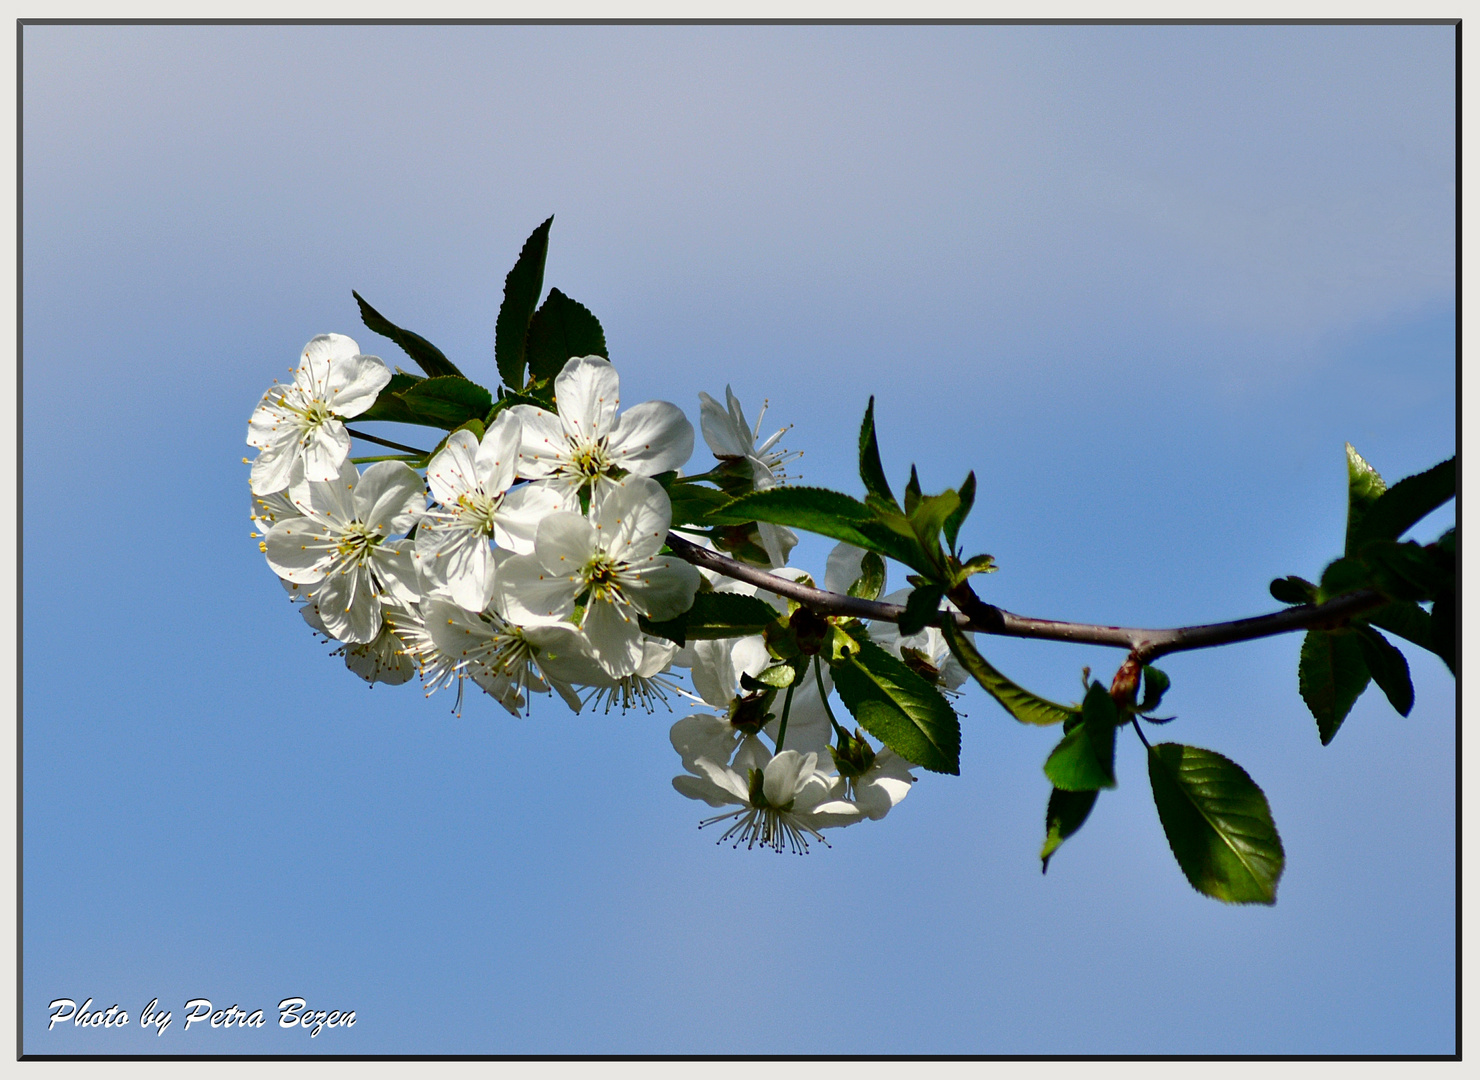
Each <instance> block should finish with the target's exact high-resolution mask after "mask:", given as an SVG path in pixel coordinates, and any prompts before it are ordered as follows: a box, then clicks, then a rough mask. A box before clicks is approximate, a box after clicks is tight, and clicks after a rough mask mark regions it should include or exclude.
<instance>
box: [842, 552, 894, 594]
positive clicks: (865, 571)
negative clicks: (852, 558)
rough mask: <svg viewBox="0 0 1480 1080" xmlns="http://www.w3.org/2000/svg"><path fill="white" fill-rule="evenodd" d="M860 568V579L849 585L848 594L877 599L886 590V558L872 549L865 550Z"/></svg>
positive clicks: (860, 561)
mask: <svg viewBox="0 0 1480 1080" xmlns="http://www.w3.org/2000/svg"><path fill="white" fill-rule="evenodd" d="M859 569H860V571H861V573H860V574H859V575H858V580H857V581H855V582H853V584H851V585H849V586H848V595H849V596H853V597H856V598H858V599H859V600H877V599H878V598H879V594H880V593H881V592H883V591H884V574H885V570H884V560H883V559H881V558H879V557H878V556H877V555H875V554H874V553H873V552H872V551H865V552H864V553H863V558H862V559H861V560H859Z"/></svg>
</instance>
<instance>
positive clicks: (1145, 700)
mask: <svg viewBox="0 0 1480 1080" xmlns="http://www.w3.org/2000/svg"><path fill="white" fill-rule="evenodd" d="M1141 681H1142V683H1143V684H1144V686H1145V691H1144V693H1143V694H1142V696H1141V704H1140V705H1139V706H1138V707H1137V709H1136V711H1137V712H1150V711H1151V710H1153V709H1155V708H1156V707H1157V706H1158V705H1160V704H1161V699H1162V698H1163V697H1164V696H1165V695H1166V692H1167V689H1168V688H1169V687H1170V686H1171V685H1172V680H1171V679H1170V678H1168V677H1167V673H1166V672H1165V671H1162V670H1161V668H1154V667H1152V666H1151V665H1150V664H1147V665H1146V666H1145V667H1143V668H1142V669H1141Z"/></svg>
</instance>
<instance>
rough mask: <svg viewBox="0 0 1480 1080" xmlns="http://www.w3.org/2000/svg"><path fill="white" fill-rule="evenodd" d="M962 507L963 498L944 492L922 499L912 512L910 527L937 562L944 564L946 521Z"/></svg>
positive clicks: (921, 544)
mask: <svg viewBox="0 0 1480 1080" xmlns="http://www.w3.org/2000/svg"><path fill="white" fill-rule="evenodd" d="M960 505H961V498H960V496H959V495H957V494H956V493H955V492H954V491H949V490H947V491H943V492H941V493H940V494H939V495H925V496H922V497H920V498H919V499H918V500H917V501H916V503H915V508H914V510H912V511H911V512H910V515H909V519H910V527H911V528H913V529H914V530H915V535H916V536H917V537H919V539H920V546H921V547H922V548H923V549H924V550H925V551H928V552H930V553H931V554H932V555H933V556H934V558H935V561H936V562H942V561H943V559H942V553H941V548H940V531H941V529H942V528H944V527H945V523H946V519H947V518H949V517H950V516H951V515H952V514H954V513H955V512H956V510H957V508H958V507H959V506H960Z"/></svg>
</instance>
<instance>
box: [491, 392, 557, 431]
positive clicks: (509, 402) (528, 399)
mask: <svg viewBox="0 0 1480 1080" xmlns="http://www.w3.org/2000/svg"><path fill="white" fill-rule="evenodd" d="M532 389H533V390H534V393H530V394H521V393H519V392H518V391H517V390H510V389H509V388H508V387H506V386H500V387H499V388H498V400H497V401H495V402H494V403H493V408H491V409H489V410H488V415H487V416H485V417H484V418H483V423H484V425H485V426H487V427H492V426H493V421H494V420H495V419H496V418H497V417H498V414H499V413H501V412H503V411H504V410H505V409H511V408H513V407H514V406H515V405H529V406H531V407H532V408H535V409H541V410H543V411H544V412H548V413H553V412H554V411H555V406H554V403H553V401H552V400H550V399H548V397H537V396H536V394H539V393H541V392H542V391H545V390H548V389H549V387H548V386H545V387H534V388H532Z"/></svg>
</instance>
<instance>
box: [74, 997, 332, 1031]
mask: <svg viewBox="0 0 1480 1080" xmlns="http://www.w3.org/2000/svg"><path fill="white" fill-rule="evenodd" d="M47 1008H48V1009H49V1010H50V1012H51V1022H50V1023H48V1024H47V1025H46V1030H47V1031H51V1030H52V1029H53V1028H55V1027H57V1026H58V1025H59V1024H60V1025H70V1026H71V1027H79V1028H124V1027H129V1026H130V1025H132V1024H134V1023H135V1022H137V1023H138V1026H139V1027H141V1028H153V1029H154V1033H155V1034H156V1035H163V1034H164V1033H165V1032H166V1031H167V1030H168V1029H169V1028H170V1026H171V1024H173V1023H174V1020H175V1017H174V1014H173V1012H172V1011H171V1010H169V1009H167V1008H165V1007H163V1006H161V1005H160V1003H159V999H158V998H154V999H152V1000H151V1001H150V1002H149V1004H147V1005H145V1006H144V1008H143V1009H141V1010H140V1011H139V1013H138V1016H137V1020H136V1018H135V1017H134V1016H132V1015H130V1014H129V1012H128V1010H127V1009H124V1008H122V1007H120V1006H119V1005H118V1004H116V1003H114V1004H112V1005H109V1006H107V1007H106V1008H95V1007H94V1005H93V999H92V998H87V999H86V1000H85V1001H83V1002H82V1004H81V1005H79V1004H78V1003H77V1002H76V1001H75V1000H74V999H72V998H55V999H53V1000H52V1002H51V1003H50V1004H49V1005H48V1006H47ZM179 1019H180V1021H181V1025H180V1027H179V1028H178V1029H177V1030H181V1031H187V1032H188V1031H189V1030H190V1029H191V1028H192V1027H196V1026H197V1025H198V1026H200V1027H205V1028H262V1027H267V1026H269V1019H268V1016H267V1014H265V1013H264V1011H263V1010H262V1009H257V1008H253V1009H244V1008H242V1007H241V1006H239V1005H235V1004H232V1005H228V1006H226V1007H225V1008H217V1007H215V1006H213V1005H212V1004H211V1001H210V999H209V998H191V999H190V1000H189V1001H187V1002H185V1004H184V1006H183V1007H182V1008H181V1011H180V1018H179ZM273 1026H276V1027H284V1028H293V1027H296V1028H300V1029H301V1030H303V1031H305V1032H307V1034H308V1036H309V1038H315V1037H317V1036H318V1034H319V1033H320V1032H321V1031H324V1030H326V1029H328V1028H352V1027H354V1026H355V1011H354V1010H353V1009H312V1008H309V1006H308V1002H307V1001H306V1000H305V999H303V998H301V997H289V998H283V999H282V1000H281V1001H279V1002H278V1004H277V1023H276V1025H273Z"/></svg>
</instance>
